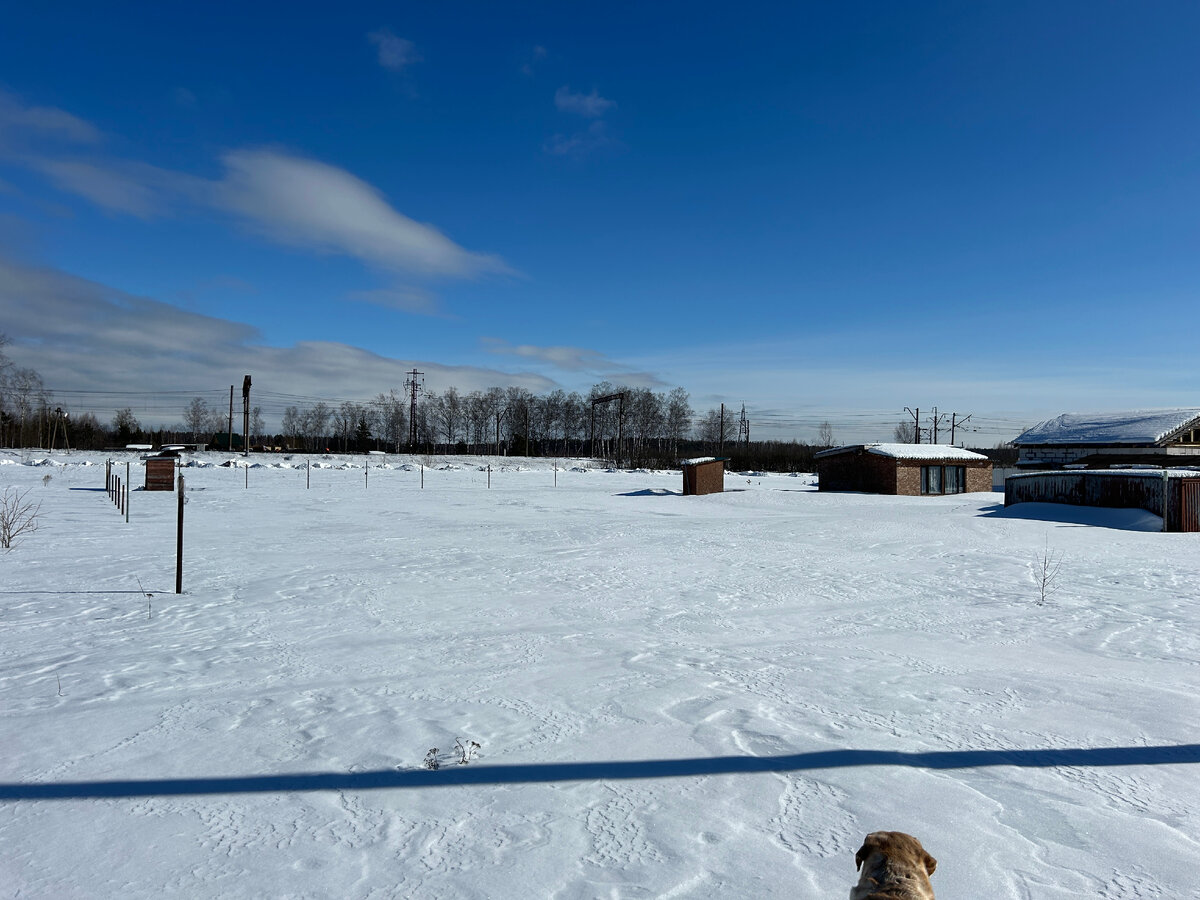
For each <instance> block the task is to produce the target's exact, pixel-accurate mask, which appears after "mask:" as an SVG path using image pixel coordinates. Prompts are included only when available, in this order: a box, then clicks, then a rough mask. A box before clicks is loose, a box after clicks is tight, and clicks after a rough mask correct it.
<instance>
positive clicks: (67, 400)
mask: <svg viewBox="0 0 1200 900" xmlns="http://www.w3.org/2000/svg"><path fill="white" fill-rule="evenodd" d="M0 309H3V310H4V313H5V316H4V331H5V332H6V333H7V334H8V335H9V336H10V337H11V338H12V339H13V341H12V343H11V344H10V345H9V346H8V347H6V348H5V350H6V353H7V354H8V356H9V357H10V358H11V359H12V360H13V362H14V363H15V364H17V365H19V366H31V367H33V368H34V369H36V370H37V371H38V372H39V373H40V374H41V376H42V378H43V380H44V381H45V383H46V386H47V387H48V388H49V389H51V390H52V391H59V392H61V395H60V396H59V397H58V398H57V399H58V401H59V402H62V403H64V405H66V404H70V405H71V408H70V412H72V413H73V414H77V413H79V412H85V411H93V412H95V413H96V415H97V416H98V417H99V418H100V419H101V420H107V419H108V418H110V417H111V416H112V414H113V411H114V409H115V408H116V407H119V406H126V405H135V406H136V405H137V404H138V403H139V402H141V401H150V400H153V405H154V406H155V407H158V411H157V412H153V411H151V412H148V413H144V412H143V411H142V409H141V408H136V409H135V410H134V411H135V413H136V414H137V415H138V417H139V418H140V419H141V420H142V422H143V424H147V425H171V424H173V423H176V422H179V421H180V420H182V418H183V406H184V405H185V404H186V403H187V401H188V400H189V399H190V398H191V396H192V395H191V394H189V393H188V392H197V393H198V392H201V391H211V390H219V389H223V388H227V387H228V385H230V384H234V383H240V382H241V378H242V375H243V374H245V373H246V372H250V373H252V375H253V378H254V388H255V391H275V392H280V393H287V394H292V395H296V396H301V397H304V396H307V397H324V398H337V397H341V398H355V399H360V400H366V399H369V398H370V397H373V396H375V395H376V394H378V393H380V392H381V391H387V390H389V389H391V388H394V387H400V386H401V385H403V384H404V378H405V373H406V372H407V371H408V370H409V369H411V368H413V367H414V366H415V367H416V368H417V369H419V370H420V371H421V372H424V373H426V384H427V385H428V386H429V388H430V390H444V389H445V388H447V387H449V386H451V385H453V386H455V387H457V388H458V389H459V390H461V391H471V390H476V389H479V390H482V389H485V388H488V387H491V386H493V385H499V386H501V387H504V386H508V385H518V386H521V387H525V388H528V389H529V390H531V391H534V392H538V393H540V392H544V391H547V390H552V389H553V388H555V387H557V385H556V384H555V383H554V382H553V381H551V380H550V379H549V378H546V377H544V376H541V375H537V374H530V373H506V372H501V371H499V370H496V369H488V368H482V367H477V366H446V365H442V364H439V363H435V362H430V361H428V360H421V359H414V358H403V359H400V358H393V357H387V356H381V355H379V354H378V353H373V352H371V351H369V350H366V349H364V348H362V347H355V346H351V345H348V344H342V343H336V342H332V341H300V342H297V343H295V344H292V345H290V346H284V347H272V346H267V345H266V344H265V343H263V336H262V334H261V333H260V332H259V331H258V329H256V328H254V327H253V326H251V325H248V324H245V323H241V322H233V321H229V320H226V319H219V318H214V317H212V316H205V315H201V314H198V313H193V312H188V311H186V310H183V309H180V308H179V307H176V306H173V305H171V304H168V303H163V302H160V301H158V300H153V299H149V298H145V297H135V296H133V295H131V294H127V293H124V292H122V291H119V290H116V289H113V288H110V287H108V286H106V285H103V284H98V283H96V282H94V281H89V280H87V279H84V278H79V277H77V276H75V275H71V274H68V273H66V272H63V271H60V270H57V269H52V268H45V267H38V266H31V265H28V264H25V263H22V262H17V261H13V260H11V259H5V258H0ZM80 391H89V392H90V391H109V392H113V393H114V394H115V393H116V392H119V391H129V392H133V396H134V397H135V399H133V400H130V399H129V398H128V397H120V398H119V399H111V398H110V399H109V400H107V401H97V400H92V399H89V397H90V395H87V394H78V393H72V392H80ZM168 391H180V392H183V393H182V395H181V396H180V397H179V399H178V404H179V406H178V410H176V409H175V408H174V407H172V406H171V405H170V404H171V403H172V402H173V400H172V399H171V398H162V399H158V398H157V397H155V396H154V395H156V394H157V395H159V396H160V397H161V395H162V393H163V392H168ZM139 393H140V394H141V396H140V397H138V396H137V395H138V394H139ZM105 402H108V403H110V404H111V407H110V408H105V407H104V406H103V404H104V403H105ZM89 404H90V405H89ZM268 418H270V416H269V417H268Z"/></svg>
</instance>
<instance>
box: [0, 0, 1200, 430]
mask: <svg viewBox="0 0 1200 900" xmlns="http://www.w3.org/2000/svg"><path fill="white" fill-rule="evenodd" d="M333 9H334V8H333V7H329V6H328V5H325V4H321V5H316V4H312V5H307V6H306V5H304V4H290V5H286V6H285V5H281V4H224V3H215V4H206V5H203V6H194V5H193V6H185V5H180V4H159V5H149V4H146V5H139V6H134V5H121V6H118V7H113V6H110V5H108V6H106V5H98V4H56V5H54V6H53V7H48V6H45V5H39V4H25V5H23V6H18V7H14V8H12V9H9V10H8V11H7V12H6V16H5V18H6V25H5V28H4V29H3V30H0V331H3V332H5V333H7V334H8V335H9V336H10V337H11V338H12V339H13V343H12V345H10V347H9V348H8V352H9V355H10V356H11V357H13V358H14V359H15V360H16V361H17V362H19V363H20V364H22V365H31V366H33V367H35V368H37V369H38V370H39V371H40V372H41V374H42V376H43V378H44V379H45V381H46V384H47V386H48V387H50V388H52V389H54V390H55V391H56V392H58V396H59V397H60V398H64V399H65V400H66V402H68V403H70V404H72V405H73V406H75V407H77V408H81V409H82V408H87V407H88V406H89V404H93V405H94V406H95V407H96V409H97V413H98V415H100V416H101V417H102V418H107V417H108V416H109V415H111V408H112V407H113V406H114V405H117V406H123V405H130V404H132V405H134V407H135V410H136V409H137V408H138V404H139V403H140V404H141V408H143V409H145V411H146V415H145V416H144V418H147V419H152V418H155V417H156V416H158V417H165V418H166V419H168V420H172V419H173V420H175V421H178V420H179V419H180V418H181V417H182V406H183V405H184V403H185V402H186V397H190V396H192V395H200V394H204V393H205V392H209V391H215V392H216V394H219V393H220V392H221V391H222V390H225V389H226V388H227V386H228V385H229V384H235V383H236V384H238V385H240V383H241V375H242V374H243V373H244V372H250V373H252V374H253V376H254V380H255V386H256V387H257V388H260V389H262V390H263V391H266V392H274V393H278V394H288V395H293V396H295V397H298V398H317V397H321V398H327V399H333V400H340V399H365V398H367V397H370V396H372V395H374V394H376V393H378V392H379V391H386V390H388V389H389V388H392V387H400V386H402V384H403V381H404V376H403V372H404V371H406V370H408V369H411V368H413V367H414V366H415V367H416V368H417V369H419V370H421V371H423V372H425V373H426V384H427V387H429V388H430V389H431V390H443V389H444V388H446V387H448V386H450V385H455V386H457V387H458V388H459V389H460V390H471V389H474V388H483V387H487V386H489V385H493V384H522V385H525V386H527V387H529V388H530V389H532V390H534V391H539V392H540V391H542V390H546V389H550V388H553V387H560V386H561V387H563V388H565V389H567V390H573V389H580V390H586V389H587V388H588V387H589V386H591V385H592V384H594V383H596V382H599V381H602V380H608V381H611V382H614V383H619V382H623V383H628V384H631V385H636V386H650V387H653V388H655V389H656V390H669V389H670V388H672V387H674V386H676V385H682V386H683V387H685V388H686V389H687V390H688V391H689V392H690V393H691V397H692V403H693V406H695V407H696V408H697V410H698V411H702V410H704V409H706V408H709V407H711V406H714V405H716V404H718V403H720V402H722V401H723V402H725V403H727V404H729V405H731V406H734V407H735V408H739V407H740V405H741V404H742V403H743V402H744V403H745V404H746V407H747V410H748V415H749V417H750V419H751V423H752V429H753V433H754V434H755V436H759V437H768V436H771V437H796V438H799V439H802V440H805V439H812V438H813V437H814V436H815V432H816V427H817V425H818V424H819V423H820V422H821V421H826V420H828V421H830V422H831V423H832V424H833V425H834V428H835V435H836V436H837V437H838V438H839V439H842V440H863V439H887V438H888V437H890V434H891V430H892V426H893V425H894V424H895V422H897V421H899V420H901V419H902V418H904V417H905V415H906V414H905V413H904V407H906V406H908V407H911V408H916V407H922V408H923V409H924V410H929V409H931V408H932V407H934V406H937V407H938V408H939V410H940V411H943V412H950V411H955V412H958V413H959V414H967V413H971V414H972V416H973V423H974V424H977V425H978V426H979V428H980V431H979V432H978V433H977V434H976V435H971V436H969V437H968V438H967V440H968V443H970V442H971V440H975V441H978V442H979V443H982V444H990V443H994V442H996V441H998V440H1003V439H1006V438H1010V437H1013V436H1015V434H1016V433H1018V432H1019V431H1020V430H1021V428H1022V427H1023V426H1026V425H1031V424H1033V423H1034V422H1037V421H1039V420H1041V419H1045V418H1049V417H1050V416H1053V415H1057V414H1059V413H1062V412H1066V411H1085V410H1086V411H1102V410H1113V409H1122V408H1145V407H1170V406H1200V397H1198V396H1197V393H1196V378H1195V375H1194V372H1195V370H1196V367H1195V362H1194V360H1195V340H1194V335H1195V330H1194V329H1193V328H1192V327H1191V324H1192V321H1193V319H1194V317H1195V315H1196V312H1195V310H1196V303H1195V299H1194V298H1195V297H1196V295H1197V290H1196V289H1197V286H1198V284H1200V262H1198V255H1197V248H1198V242H1197V237H1198V236H1200V235H1198V229H1197V212H1196V210H1197V209H1200V204H1198V203H1197V200H1198V199H1200V198H1198V190H1197V188H1198V186H1200V104H1198V102H1197V101H1198V100H1200V53H1197V52H1196V47H1197V46H1200V6H1197V5H1196V4H1193V3H1171V2H1167V3H1148V4H1147V3H1053V4H1046V3H1036V4H1035V3H924V4H896V3H864V4H854V3H838V4H827V3H826V4H817V3H780V4H774V3H765V4H753V3H752V4H738V5H734V4H697V3H687V4H684V3H652V4H620V3H618V4H604V5H582V4H558V3H553V4H552V3H524V4H517V5H504V6H501V5H498V4H491V3H470V4H462V3H435V4H428V3H426V4H416V3H412V4H406V3H399V4H397V3H389V4H355V3H352V4H345V5H344V6H343V7H338V8H336V12H333V11H332V10H333ZM83 390H95V391H111V392H117V391H126V392H130V393H127V394H116V393H113V394H112V395H111V396H109V395H107V394H106V395H103V396H100V395H87V394H83V393H79V392H80V391H83ZM163 390H178V391H182V392H184V395H185V399H184V400H182V401H179V407H180V412H179V414H178V415H172V414H171V412H170V409H169V408H167V409H166V410H165V411H164V406H165V407H169V406H170V404H171V403H174V402H175V401H174V400H170V401H162V402H157V401H155V400H153V399H152V395H150V393H149V392H154V391H163ZM138 392H146V393H147V396H146V397H141V396H140V395H139V393H138ZM216 394H214V396H216ZM125 400H129V401H130V402H129V403H127V402H124V401H125Z"/></svg>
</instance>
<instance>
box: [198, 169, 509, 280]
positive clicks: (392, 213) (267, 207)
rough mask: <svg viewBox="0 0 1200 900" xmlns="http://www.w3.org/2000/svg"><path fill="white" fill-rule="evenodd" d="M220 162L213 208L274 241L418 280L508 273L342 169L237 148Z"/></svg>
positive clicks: (501, 264) (498, 263) (500, 264)
mask: <svg viewBox="0 0 1200 900" xmlns="http://www.w3.org/2000/svg"><path fill="white" fill-rule="evenodd" d="M223 160H224V162H225V166H226V168H227V172H226V175H225V178H224V179H223V180H222V181H221V182H220V183H218V184H217V185H216V186H215V192H214V193H213V195H212V198H211V202H212V203H213V204H214V205H216V206H218V207H220V208H221V209H224V210H227V211H229V212H233V213H235V214H237V215H238V216H240V217H241V218H242V219H243V220H244V221H245V222H246V223H247V224H248V225H249V226H250V227H251V228H253V229H254V230H255V231H257V232H259V233H260V234H263V235H264V236H266V237H269V238H271V239H272V240H275V241H278V242H280V243H284V244H290V245H293V246H300V247H308V248H311V249H315V250H321V251H325V252H336V253H345V254H347V255H349V256H353V257H356V258H358V259H360V260H363V261H364V262H368V263H371V264H372V265H376V266H379V267H381V268H385V269H390V270H394V271H404V272H412V273H416V274H419V275H428V276H452V277H458V278H469V277H473V276H476V275H480V274H483V273H487V272H503V273H511V272H512V270H511V269H510V268H509V267H508V266H507V265H505V263H504V261H503V260H501V259H500V258H499V257H497V256H493V255H490V254H484V253H473V252H471V251H469V250H464V249H463V248H462V247H460V246H459V245H458V244H456V243H454V241H452V240H450V239H449V238H448V237H446V236H445V235H444V234H442V233H441V232H440V231H438V230H437V229H436V228H435V227H433V226H432V225H426V224H424V223H421V222H416V221H414V220H412V219H410V218H408V216H405V215H403V214H402V213H400V212H397V211H396V210H395V209H393V208H392V206H391V205H389V204H388V202H387V200H386V199H384V197H383V195H382V194H381V193H380V192H379V190H377V189H376V188H374V187H373V186H371V185H369V184H367V183H366V182H365V181H362V180H361V179H359V178H356V177H355V176H353V175H351V174H350V173H349V172H347V171H345V170H344V169H339V168H337V167H336V166H330V165H327V164H325V163H321V162H316V161H315V160H311V159H303V158H301V157H296V156H289V155H286V154H283V153H278V152H274V151H270V150H238V151H234V152H232V153H227V154H225V156H224V157H223Z"/></svg>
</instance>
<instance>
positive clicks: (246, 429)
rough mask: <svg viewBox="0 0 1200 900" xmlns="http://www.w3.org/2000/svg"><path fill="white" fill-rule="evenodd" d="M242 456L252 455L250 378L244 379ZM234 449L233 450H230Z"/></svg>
mask: <svg viewBox="0 0 1200 900" xmlns="http://www.w3.org/2000/svg"><path fill="white" fill-rule="evenodd" d="M242 443H243V444H244V446H243V447H242V456H249V455H250V376H249V375H247V376H246V377H245V378H243V379H242ZM230 449H232V448H230Z"/></svg>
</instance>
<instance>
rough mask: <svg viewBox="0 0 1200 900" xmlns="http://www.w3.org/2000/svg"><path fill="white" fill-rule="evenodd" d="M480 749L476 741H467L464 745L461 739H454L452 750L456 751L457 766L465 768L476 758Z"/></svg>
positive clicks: (480, 746)
mask: <svg viewBox="0 0 1200 900" xmlns="http://www.w3.org/2000/svg"><path fill="white" fill-rule="evenodd" d="M481 748H482V745H481V744H480V743H479V742H478V741H467V742H466V743H465V744H464V743H463V741H462V738H455V739H454V749H455V750H457V751H458V764H459V765H460V766H465V765H466V764H467V763H469V762H470V761H471V760H473V759H474V758H475V757H476V756H478V755H479V751H480V749H481Z"/></svg>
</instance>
